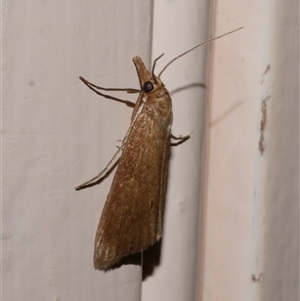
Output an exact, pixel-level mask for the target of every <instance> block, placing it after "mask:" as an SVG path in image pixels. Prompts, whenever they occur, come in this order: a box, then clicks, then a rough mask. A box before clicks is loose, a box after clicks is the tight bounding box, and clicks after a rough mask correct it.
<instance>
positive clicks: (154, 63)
mask: <svg viewBox="0 0 300 301" xmlns="http://www.w3.org/2000/svg"><path fill="white" fill-rule="evenodd" d="M163 55H164V53H163V54H161V55H160V56H159V57H157V58H156V59H155V60H154V62H153V67H152V78H155V76H154V69H155V65H156V62H157V61H158V60H159V59H160V58H161V57H162V56H163Z"/></svg>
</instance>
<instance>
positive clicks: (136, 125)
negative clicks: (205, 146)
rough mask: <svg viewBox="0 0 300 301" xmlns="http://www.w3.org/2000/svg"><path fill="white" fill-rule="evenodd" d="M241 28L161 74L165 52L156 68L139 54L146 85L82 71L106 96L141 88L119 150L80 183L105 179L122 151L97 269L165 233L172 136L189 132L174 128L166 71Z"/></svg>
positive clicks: (99, 238)
mask: <svg viewBox="0 0 300 301" xmlns="http://www.w3.org/2000/svg"><path fill="white" fill-rule="evenodd" d="M239 29H241V28H239ZM239 29H236V30H233V31H231V32H228V33H226V34H224V35H221V36H219V37H217V38H214V39H211V40H208V41H206V42H204V43H201V44H199V45H197V46H195V47H193V48H191V49H189V50H188V51H186V52H184V53H182V54H180V55H179V56H177V57H175V58H174V59H172V60H171V61H170V62H169V63H168V64H167V65H166V66H165V67H164V68H163V69H162V70H161V72H160V73H159V74H158V75H155V73H154V71H155V65H156V62H157V61H158V60H159V59H160V58H161V57H162V56H163V54H162V55H161V56H159V57H158V58H157V59H156V60H155V61H154V63H153V67H152V70H151V71H149V70H147V68H146V67H145V65H144V63H143V61H142V59H141V58H140V57H139V56H135V57H133V63H134V65H135V67H136V70H137V75H138V78H139V82H140V89H111V88H110V89H107V88H103V87H99V86H96V85H94V84H92V83H90V82H88V81H87V80H85V79H84V78H83V77H80V79H81V80H82V81H83V82H84V83H85V84H86V85H87V86H88V87H89V88H90V89H92V90H93V91H95V92H96V93H97V94H99V95H101V96H103V97H105V98H109V99H113V100H117V101H121V102H126V101H123V100H120V99H118V98H116V97H113V96H110V95H107V94H104V93H102V92H99V90H100V91H101V90H102V91H103V90H104V91H125V92H127V93H139V96H138V98H137V101H136V103H135V105H134V109H133V113H132V116H131V123H130V126H129V129H128V131H127V133H126V135H125V137H124V139H123V141H122V144H121V147H120V148H119V149H118V151H117V153H116V154H115V155H114V157H113V158H112V160H111V161H110V162H109V164H108V165H107V167H106V168H105V169H104V170H103V171H102V172H101V173H99V174H98V175H97V176H96V177H94V178H92V179H91V180H89V181H87V182H85V183H83V184H81V185H79V186H77V187H76V188H75V189H76V190H79V189H81V188H84V187H87V186H89V185H91V184H93V183H95V182H96V181H98V180H99V179H101V177H102V176H103V175H104V174H105V173H106V172H107V171H108V169H109V168H110V167H111V166H112V165H113V164H114V161H115V160H116V158H117V155H118V154H119V153H120V152H121V153H122V154H121V157H120V159H119V162H118V167H117V170H116V173H115V176H114V179H113V182H112V185H111V188H110V191H109V194H108V196H107V200H106V202H105V205H104V208H103V211H102V215H101V218H100V221H99V224H98V228H97V232H96V238H95V249H94V268H95V269H96V270H104V271H105V270H108V269H109V268H111V267H112V266H113V265H114V264H116V263H117V262H119V261H120V260H121V259H122V258H124V257H126V256H128V255H131V254H135V253H138V252H142V251H144V250H146V249H147V248H148V247H149V246H151V245H153V244H154V243H155V242H156V241H158V240H159V239H160V238H161V236H162V232H163V217H164V206H165V196H166V188H167V178H168V165H169V157H170V146H171V138H173V139H177V140H179V141H180V142H183V141H185V140H187V139H188V138H189V136H185V137H179V138H177V137H175V136H173V135H172V133H171V125H172V118H173V116H172V100H171V97H170V94H169V92H168V90H167V89H166V87H165V85H164V83H163V82H162V80H161V75H162V73H163V72H164V71H165V70H166V69H167V68H168V67H169V66H170V65H171V64H172V63H173V62H174V61H175V60H177V59H178V58H180V57H182V56H183V55H185V54H187V53H188V52H190V51H192V50H194V49H195V48H197V47H200V46H201V45H204V44H207V43H209V42H211V41H212V40H215V39H218V38H221V37H223V36H225V35H228V34H230V33H233V32H235V31H237V30H239Z"/></svg>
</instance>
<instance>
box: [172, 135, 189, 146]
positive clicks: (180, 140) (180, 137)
mask: <svg viewBox="0 0 300 301" xmlns="http://www.w3.org/2000/svg"><path fill="white" fill-rule="evenodd" d="M171 138H172V139H174V140H179V141H178V142H176V143H171V146H176V145H179V144H181V143H183V142H185V141H186V140H188V139H190V135H186V136H183V137H182V136H179V137H176V136H174V135H172V134H171Z"/></svg>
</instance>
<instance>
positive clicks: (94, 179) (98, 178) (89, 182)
mask: <svg viewBox="0 0 300 301" xmlns="http://www.w3.org/2000/svg"><path fill="white" fill-rule="evenodd" d="M121 150H123V148H122V147H118V150H117V152H116V153H115V154H114V156H113V157H112V158H111V160H110V161H109V162H108V164H107V165H106V167H105V168H104V169H103V170H102V171H101V172H100V173H99V174H98V175H97V176H95V177H93V178H92V179H90V180H88V181H87V182H84V183H83V184H81V185H79V186H76V187H75V190H80V189H82V188H84V187H86V186H88V185H90V184H93V183H95V182H96V181H97V180H100V179H101V177H102V176H103V175H104V174H105V173H106V172H107V171H108V170H109V169H110V168H111V167H112V166H113V165H114V164H115V163H116V162H117V160H116V157H117V155H118V154H119V152H120V151H121Z"/></svg>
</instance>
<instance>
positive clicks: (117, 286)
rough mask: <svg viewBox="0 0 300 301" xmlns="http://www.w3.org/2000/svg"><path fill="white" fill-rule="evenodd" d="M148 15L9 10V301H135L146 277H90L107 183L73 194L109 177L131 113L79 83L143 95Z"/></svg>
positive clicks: (111, 6)
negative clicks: (141, 62) (139, 70)
mask: <svg viewBox="0 0 300 301" xmlns="http://www.w3.org/2000/svg"><path fill="white" fill-rule="evenodd" d="M150 12H151V6H150V1H142V2H141V1H121V2H120V1H90V2H82V1H25V2H23V1H7V2H4V3H3V39H4V47H3V76H4V81H3V99H2V102H3V141H2V143H3V195H2V196H3V203H2V209H3V213H2V217H3V233H2V239H3V245H2V252H3V253H2V255H3V256H2V260H3V267H2V274H3V275H4V281H3V284H2V287H3V292H2V300H6V301H8V300H11V301H13V300H43V301H46V300H49V301H54V300H64V301H66V300H70V301H71V300H72V301H74V300H130V301H132V300H139V299H140V286H141V268H140V267H137V266H126V267H123V268H122V269H119V270H116V271H113V272H111V273H107V274H104V273H102V272H99V271H94V269H93V265H92V256H93V241H94V235H95V231H96V226H97V223H98V220H99V217H100V214H101V210H102V207H103V204H104V202H105V199H106V195H107V192H108V188H109V185H110V183H111V179H112V177H111V176H110V177H109V178H108V179H107V181H104V182H103V183H102V185H99V186H96V187H93V188H92V189H85V190H83V191H80V192H75V190H74V187H75V185H78V184H80V183H81V182H83V181H86V180H88V179H89V178H90V177H92V176H94V175H96V174H97V173H98V172H99V171H100V170H101V169H102V168H104V167H105V165H106V164H107V162H108V161H109V160H110V158H111V156H112V154H113V153H114V152H115V150H116V145H118V144H119V142H118V141H117V140H118V139H122V138H123V136H124V134H125V132H126V129H127V128H128V126H129V123H130V116H131V111H132V110H131V109H130V108H128V107H126V106H125V105H122V104H119V103H116V102H113V101H110V100H105V99H102V98H100V97H97V95H95V94H94V93H92V92H91V91H90V90H89V89H87V88H86V87H85V86H84V85H83V84H82V83H81V82H80V80H79V79H78V77H79V75H82V76H85V77H86V78H87V79H89V80H91V81H92V82H95V83H99V84H101V85H103V86H108V87H128V86H129V87H138V79H137V77H136V71H135V68H134V65H133V63H132V61H131V58H132V56H133V55H135V54H139V55H141V56H142V57H144V58H145V60H146V61H147V58H148V60H149V53H150V52H149V50H150ZM126 97H127V96H126Z"/></svg>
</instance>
